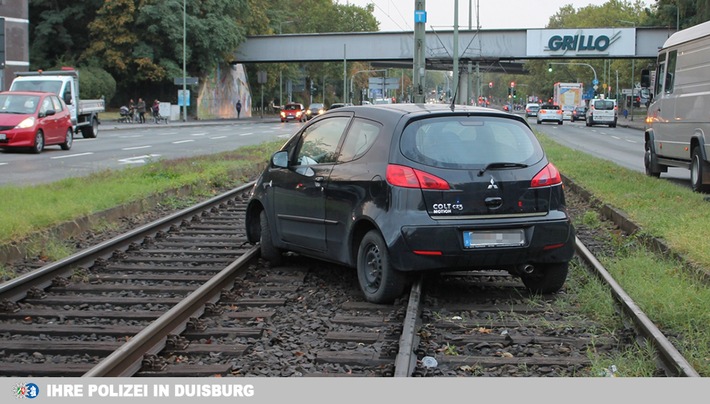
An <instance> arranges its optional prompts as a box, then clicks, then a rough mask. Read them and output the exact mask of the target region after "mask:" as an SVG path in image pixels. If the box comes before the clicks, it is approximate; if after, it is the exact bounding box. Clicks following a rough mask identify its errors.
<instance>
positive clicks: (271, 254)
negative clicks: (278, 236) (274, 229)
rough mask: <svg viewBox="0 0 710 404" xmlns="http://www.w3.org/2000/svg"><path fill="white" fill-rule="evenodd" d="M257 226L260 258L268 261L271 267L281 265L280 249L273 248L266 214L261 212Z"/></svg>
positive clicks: (281, 255)
mask: <svg viewBox="0 0 710 404" xmlns="http://www.w3.org/2000/svg"><path fill="white" fill-rule="evenodd" d="M259 226H260V228H261V232H260V234H259V245H260V248H261V258H263V259H265V260H267V261H269V262H270V263H271V265H273V266H277V265H281V264H282V263H283V254H282V251H281V250H280V249H278V248H276V247H274V241H273V239H272V236H271V227H269V219H267V218H266V212H264V211H263V210H262V211H261V213H260V214H259Z"/></svg>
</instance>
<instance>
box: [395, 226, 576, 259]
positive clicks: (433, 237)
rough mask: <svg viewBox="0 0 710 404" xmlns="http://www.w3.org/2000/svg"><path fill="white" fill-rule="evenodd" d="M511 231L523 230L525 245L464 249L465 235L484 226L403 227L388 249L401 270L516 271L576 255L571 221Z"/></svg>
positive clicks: (524, 227)
mask: <svg viewBox="0 0 710 404" xmlns="http://www.w3.org/2000/svg"><path fill="white" fill-rule="evenodd" d="M496 228H500V227H496ZM512 228H522V229H524V232H525V238H526V242H525V245H523V246H520V247H485V248H475V249H472V248H464V245H463V232H464V231H467V230H484V229H485V227H481V228H472V227H471V226H470V225H469V226H422V227H415V226H404V227H402V229H401V234H400V236H399V237H397V239H396V240H394V242H393V243H392V244H391V245H390V246H389V248H390V262H391V263H392V264H393V265H394V266H395V268H397V269H399V270H401V271H421V270H435V271H436V270H439V271H443V270H484V269H505V270H513V269H514V268H516V267H518V266H520V265H525V264H533V265H534V264H543V263H560V262H569V261H570V260H571V259H572V257H573V256H574V238H575V231H574V227H573V226H572V225H571V223H570V222H569V220H556V221H545V222H536V223H528V224H524V225H522V226H520V225H518V226H514V227H512Z"/></svg>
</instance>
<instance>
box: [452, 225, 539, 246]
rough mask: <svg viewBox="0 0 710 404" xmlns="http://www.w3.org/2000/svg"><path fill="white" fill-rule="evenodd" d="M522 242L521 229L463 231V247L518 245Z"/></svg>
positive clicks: (523, 241) (523, 239)
mask: <svg viewBox="0 0 710 404" xmlns="http://www.w3.org/2000/svg"><path fill="white" fill-rule="evenodd" d="M524 244H525V232H524V231H523V230H522V229H512V230H478V231H465V232H463V246H464V247H465V248H484V247H519V246H522V245H524Z"/></svg>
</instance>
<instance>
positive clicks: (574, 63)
mask: <svg viewBox="0 0 710 404" xmlns="http://www.w3.org/2000/svg"><path fill="white" fill-rule="evenodd" d="M549 64H550V65H583V66H588V67H589V68H590V69H592V71H593V72H594V83H597V82H599V80H597V71H596V70H594V66H592V65H590V64H589V63H581V62H565V63H562V62H551V63H549ZM550 71H552V70H551V69H550ZM594 85H595V86H596V84H594ZM595 90H596V89H595Z"/></svg>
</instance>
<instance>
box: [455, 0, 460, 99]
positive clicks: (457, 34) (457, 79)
mask: <svg viewBox="0 0 710 404" xmlns="http://www.w3.org/2000/svg"><path fill="white" fill-rule="evenodd" d="M453 52H454V68H453V70H454V94H455V97H454V101H453V102H454V103H456V102H457V99H458V100H460V99H461V94H460V93H459V0H454V51H453Z"/></svg>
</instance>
